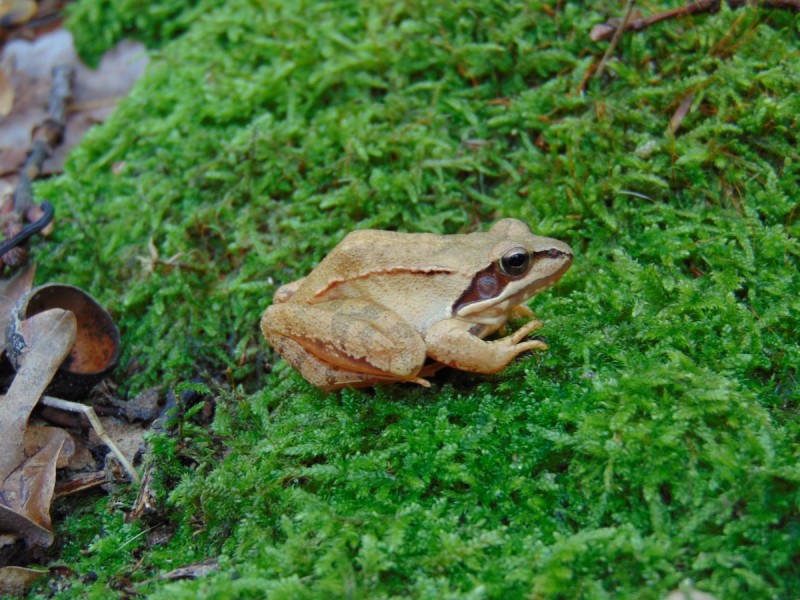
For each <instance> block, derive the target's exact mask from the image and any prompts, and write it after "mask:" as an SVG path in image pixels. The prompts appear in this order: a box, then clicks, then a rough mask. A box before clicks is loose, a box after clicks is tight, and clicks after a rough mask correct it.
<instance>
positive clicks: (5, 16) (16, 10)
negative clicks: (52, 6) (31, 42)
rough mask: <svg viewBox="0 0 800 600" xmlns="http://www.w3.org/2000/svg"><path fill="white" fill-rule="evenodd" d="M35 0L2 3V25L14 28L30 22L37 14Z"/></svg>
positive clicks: (0, 3)
mask: <svg viewBox="0 0 800 600" xmlns="http://www.w3.org/2000/svg"><path fill="white" fill-rule="evenodd" d="M36 10H37V6H36V2H34V0H2V1H0V25H3V26H4V27H13V26H14V25H22V24H23V23H27V22H28V21H30V20H31V19H32V18H33V16H34V15H35V14H36Z"/></svg>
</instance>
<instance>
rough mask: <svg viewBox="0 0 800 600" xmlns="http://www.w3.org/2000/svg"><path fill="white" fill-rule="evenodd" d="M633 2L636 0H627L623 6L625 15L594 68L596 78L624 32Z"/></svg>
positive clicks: (600, 73)
mask: <svg viewBox="0 0 800 600" xmlns="http://www.w3.org/2000/svg"><path fill="white" fill-rule="evenodd" d="M634 4H636V0H628V6H627V7H626V8H625V17H624V18H623V19H622V24H621V25H620V26H619V27H618V28H617V30H616V31H615V32H614V37H612V38H611V43H610V44H609V45H608V48H606V53H605V54H603V58H601V59H600V63H599V64H598V65H597V69H595V72H594V74H595V76H596V77H597V78H598V79H599V78H600V76H601V75H602V74H603V69H604V68H605V66H606V61H607V60H608V59H609V58H610V57H611V54H612V53H613V52H614V50H615V49H616V47H617V44H619V40H620V39H621V38H622V34H623V33H625V28H626V25H627V24H628V21H629V20H630V18H631V13H633V6H634Z"/></svg>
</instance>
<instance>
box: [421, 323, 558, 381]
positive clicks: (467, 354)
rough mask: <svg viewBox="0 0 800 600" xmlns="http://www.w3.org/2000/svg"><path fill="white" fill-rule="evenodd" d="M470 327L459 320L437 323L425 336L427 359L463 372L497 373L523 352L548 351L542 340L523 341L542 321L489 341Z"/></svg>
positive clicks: (528, 324) (526, 324)
mask: <svg viewBox="0 0 800 600" xmlns="http://www.w3.org/2000/svg"><path fill="white" fill-rule="evenodd" d="M469 325H470V324H469V323H465V322H464V321H460V320H459V319H446V320H444V321H439V322H438V323H436V324H435V325H434V326H433V327H431V328H430V330H429V331H428V333H427V335H426V336H425V341H426V342H427V344H428V356H430V357H431V358H433V359H434V360H436V361H438V362H440V363H443V364H445V365H448V366H450V367H455V368H456V369H461V370H462V371H472V372H474V373H497V372H498V371H502V370H503V369H504V368H505V367H506V366H507V365H508V363H510V362H511V361H512V360H514V358H515V357H516V356H517V355H519V354H522V353H523V352H527V351H528V350H546V349H547V344H545V343H544V342H543V341H541V340H528V341H523V339H524V338H525V336H527V335H528V334H530V333H531V332H533V331H536V330H537V329H539V328H540V327H541V326H542V322H541V321H529V322H528V323H525V325H523V326H522V327H520V328H519V329H518V330H517V331H515V332H514V333H512V334H511V335H509V336H506V337H503V338H500V339H499V340H492V341H486V340H483V339H481V338H479V337H477V336H475V335H472V334H471V333H470V331H469Z"/></svg>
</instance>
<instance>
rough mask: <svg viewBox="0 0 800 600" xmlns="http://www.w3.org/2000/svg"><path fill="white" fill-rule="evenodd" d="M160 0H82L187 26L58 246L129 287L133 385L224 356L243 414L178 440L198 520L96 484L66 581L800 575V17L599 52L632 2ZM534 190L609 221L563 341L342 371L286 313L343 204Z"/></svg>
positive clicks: (55, 256)
mask: <svg viewBox="0 0 800 600" xmlns="http://www.w3.org/2000/svg"><path fill="white" fill-rule="evenodd" d="M136 4H138V3H134V2H130V1H126V0H105V1H104V2H103V3H102V6H103V7H105V9H108V10H106V12H98V11H99V9H98V8H96V7H97V6H100V4H98V3H96V2H95V1H94V0H81V1H79V2H78V3H77V4H76V5H75V7H74V8H73V20H72V27H73V30H74V31H75V33H76V35H77V36H78V40H79V46H80V47H81V48H83V49H84V50H85V51H86V52H88V53H90V54H93V56H94V57H95V59H96V58H97V56H98V53H99V52H100V50H101V49H102V47H105V45H107V44H108V43H109V42H110V41H112V40H113V39H116V38H117V37H118V36H119V35H120V34H122V33H124V32H127V33H128V34H133V35H139V36H140V37H142V38H144V39H145V40H147V41H148V42H149V43H151V44H153V45H154V46H157V47H159V48H160V49H159V50H158V51H157V52H156V54H155V56H154V60H153V64H152V65H151V66H150V68H149V70H148V73H147V75H146V76H145V77H144V79H143V80H142V81H141V82H140V84H139V85H138V86H137V87H136V89H135V90H134V92H133V93H132V94H131V96H130V97H129V98H128V99H127V100H126V101H125V102H124V103H123V104H122V105H121V106H120V107H119V109H118V110H117V112H116V113H115V115H114V117H113V118H112V119H111V121H110V122H108V123H107V124H105V125H104V126H102V127H99V128H97V129H95V130H93V131H92V132H90V134H89V135H88V137H87V138H86V140H85V141H84V143H83V144H82V145H81V146H80V147H79V148H78V149H76V151H75V152H74V153H73V154H72V157H71V160H70V162H69V164H68V167H67V171H66V174H65V175H64V176H63V177H61V178H58V179H55V180H52V181H49V182H45V183H42V184H40V185H39V186H38V187H37V194H38V195H39V197H40V198H43V197H48V198H50V199H51V200H52V201H53V202H54V204H55V205H56V207H57V210H58V215H59V221H58V230H57V232H56V235H55V240H51V241H48V242H47V243H46V244H42V245H41V246H39V247H37V257H38V259H39V261H40V263H41V268H40V273H39V277H40V278H41V279H42V280H45V279H60V280H66V281H69V282H70V283H74V284H76V285H80V286H83V287H84V288H86V289H87V290H89V291H90V292H91V293H93V294H95V295H97V296H98V297H99V298H100V299H101V300H102V301H103V302H104V303H105V305H106V306H108V307H109V309H110V310H111V311H112V312H113V314H114V316H115V318H116V319H117V321H118V323H119V325H120V328H121V331H122V333H123V338H124V344H125V355H124V359H123V367H122V368H121V369H120V370H119V373H118V375H117V381H118V382H119V383H120V385H121V386H122V387H123V389H124V390H126V392H127V393H130V394H134V393H136V392H138V391H139V390H141V389H143V388H145V387H147V386H150V385H154V384H157V383H162V384H165V385H168V386H174V385H176V384H177V383H179V382H189V381H198V380H200V381H202V382H203V384H204V385H205V386H206V387H207V388H208V390H209V393H210V395H212V396H213V397H214V399H215V401H216V413H215V419H214V422H213V426H212V427H211V428H208V427H203V426H200V425H199V424H198V423H197V422H196V421H195V420H193V418H192V416H191V411H189V412H187V413H185V414H184V416H183V417H181V418H180V419H179V424H180V435H178V436H176V437H172V438H170V437H167V436H164V435H162V436H157V437H154V438H153V439H152V440H151V442H152V446H153V449H154V452H153V457H152V461H153V464H154V466H155V471H154V473H155V477H156V480H157V483H158V486H157V489H158V491H159V493H160V494H161V497H160V500H161V501H162V502H163V503H164V505H165V506H166V511H167V514H168V516H169V518H170V519H171V526H172V527H174V528H175V534H174V536H173V537H172V538H171V539H170V540H169V541H168V542H166V543H165V544H161V545H159V544H155V543H153V542H152V541H149V540H150V539H151V538H150V536H148V535H147V534H146V531H147V527H148V526H147V525H146V524H134V525H129V524H125V523H124V521H123V519H122V516H121V512H120V510H121V508H125V507H126V506H128V505H129V504H130V502H131V501H132V496H131V495H130V493H128V494H122V495H121V496H120V497H117V498H115V500H116V501H117V502H116V503H112V502H105V500H103V501H101V504H100V505H99V506H101V507H102V508H104V510H105V513H104V514H103V516H102V518H101V519H99V520H98V518H97V516H96V510H89V509H87V510H86V511H85V512H84V511H77V512H76V513H74V514H72V515H70V516H68V517H67V518H66V519H65V520H63V521H62V523H61V525H60V526H59V531H58V535H59V536H60V538H61V539H62V540H66V541H63V542H62V543H63V544H64V546H63V554H62V556H61V560H63V561H66V562H67V563H68V564H69V565H70V567H71V568H73V569H74V570H75V571H76V572H77V576H76V577H75V578H72V579H70V580H69V582H70V584H71V585H70V587H67V588H66V590H65V591H63V592H60V593H59V597H70V596H78V595H82V596H86V597H89V598H101V597H102V598H105V597H108V596H109V594H111V593H121V592H119V590H120V588H121V587H124V586H123V584H121V583H120V581H121V580H123V579H126V580H127V579H129V580H130V581H131V582H132V584H136V583H137V582H141V581H144V580H148V579H151V578H153V577H155V576H156V575H158V573H160V572H165V571H168V570H170V569H172V568H175V567H178V566H180V565H183V564H186V563H190V562H192V561H197V560H202V559H204V558H207V557H213V556H219V559H220V565H221V567H220V569H219V571H218V572H216V573H214V574H212V575H210V576H208V577H205V578H203V579H199V580H196V581H182V582H172V583H167V582H151V583H147V584H145V585H142V586H141V587H139V588H137V589H138V591H139V592H142V593H145V594H151V595H152V596H153V597H155V598H196V597H204V598H234V597H235V598H259V597H264V594H266V593H270V594H271V596H270V597H286V598H304V597H309V598H312V597H313V598H317V597H318V598H323V597H341V596H348V597H360V598H367V597H369V598H389V597H401V596H414V597H423V598H448V597H453V598H455V597H458V598H461V597H465V598H483V597H491V598H501V597H502V598H530V597H533V598H549V597H575V598H607V597H614V598H620V597H642V598H654V599H656V598H663V597H664V596H665V595H666V593H667V592H668V591H670V590H672V589H675V588H677V587H679V586H681V585H684V586H687V585H691V586H694V587H695V588H698V589H701V590H704V591H707V592H710V593H713V594H715V595H716V596H717V597H719V598H726V599H728V598H774V597H782V598H790V597H798V596H800V579H798V577H797V569H798V564H800V509H798V506H800V467H798V460H799V459H800V445H798V441H800V422H798V401H800V392H799V391H798V382H797V376H798V375H797V365H798V364H800V342H799V341H798V331H800V322H799V321H800V282H799V281H798V272H797V270H798V256H800V244H798V240H797V238H798V232H800V224H799V223H798V198H800V192H799V191H798V181H799V180H800V155H799V154H798V152H799V151H798V142H800V139H798V138H800V45H799V44H798V41H797V40H798V30H799V29H800V18H798V16H797V15H794V14H793V13H790V12H782V11H767V10H761V11H759V10H757V9H754V8H745V9H741V10H737V11H731V10H729V9H726V8H723V9H722V10H721V11H720V12H719V13H718V14H716V15H712V16H705V15H703V16H697V17H695V18H693V19H684V20H679V21H674V22H667V23H663V24H660V25H658V26H657V27H654V28H652V29H650V30H648V31H646V32H642V33H639V34H634V35H627V36H625V37H624V38H623V39H622V40H621V42H620V44H619V47H618V48H617V50H616V52H615V56H614V58H613V59H612V60H611V61H610V62H609V63H608V65H607V69H606V74H605V75H603V77H602V78H599V79H598V78H591V79H588V80H587V70H588V69H589V68H590V66H591V65H592V64H593V62H594V61H596V60H597V59H598V57H600V56H601V55H602V53H603V52H604V51H605V48H606V47H607V43H599V44H594V43H591V42H590V41H589V39H588V32H589V31H590V29H591V27H592V26H593V25H594V24H596V23H598V22H601V21H603V20H606V19H607V18H609V17H614V16H619V15H620V14H621V12H622V10H623V6H622V4H621V3H620V4H619V5H615V6H613V7H609V6H608V4H607V3H602V2H594V3H585V4H579V3H555V2H539V1H533V2H521V1H520V2H516V1H509V2H493V1H491V0H455V1H453V2H447V3H443V2H433V1H431V2H402V1H401V2H396V1H395V2H383V1H380V0H379V1H376V2H370V3H362V4H359V3H353V2H344V1H337V2H308V3H306V2H294V1H291V0H276V1H273V2H263V3H261V2H257V1H255V0H250V1H246V0H233V1H230V2H222V1H221V0H218V1H217V2H211V1H206V2H197V3H190V4H187V3H176V2H169V1H164V0H162V1H161V2H159V3H158V4H156V5H153V7H151V8H150V9H147V10H142V9H141V8H137V6H135V5H136ZM670 6H673V4H670V3H669V2H658V3H656V4H655V5H647V7H644V5H643V6H642V8H641V10H642V11H650V10H656V9H665V8H669V7H670ZM105 9H104V10H105ZM158 36H167V37H169V38H170V39H169V40H167V39H156V38H157V37H158ZM98 44H99V45H98ZM689 95H692V98H693V100H692V105H691V110H690V111H689V112H688V114H687V115H686V117H685V119H684V120H683V121H682V123H681V124H680V127H679V128H678V130H677V131H676V132H675V133H674V134H673V133H670V132H669V131H668V125H669V122H670V119H671V117H672V115H673V114H674V113H675V111H676V110H677V108H678V106H679V105H680V104H681V103H682V102H683V101H684V100H685V99H686V98H687V97H688V96H689ZM503 216H515V217H519V218H522V219H524V220H526V221H528V222H530V223H531V224H532V225H533V227H534V229H535V230H537V231H539V232H541V233H543V234H547V235H551V236H553V237H558V238H560V239H563V240H565V241H567V242H569V243H570V244H571V245H572V246H573V248H574V249H575V250H576V251H577V257H576V260H575V263H574V265H573V267H572V270H571V271H570V272H569V273H568V274H567V275H566V276H565V277H564V279H563V281H562V283H561V284H559V286H557V287H556V288H554V289H553V290H551V291H548V292H547V293H545V294H543V295H542V296H540V297H538V298H537V299H536V300H535V301H534V302H533V307H534V309H535V310H536V313H537V315H538V316H539V317H541V318H542V319H543V320H544V321H545V324H546V326H545V329H544V330H543V334H544V335H546V336H547V338H548V341H549V343H550V350H549V351H547V352H546V353H543V354H537V355H536V356H527V357H524V358H522V359H520V360H518V361H516V362H515V363H514V364H513V366H512V367H511V368H509V369H508V370H506V371H504V372H503V373H501V374H499V375H497V376H494V377H476V376H470V375H466V374H462V373H453V372H448V373H441V374H440V375H439V376H437V377H436V378H435V380H434V385H433V387H432V388H431V389H430V390H424V389H422V388H418V387H412V386H400V385H398V386H393V387H387V388H383V389H376V390H366V391H345V392H341V393H337V394H330V395H324V394H322V393H320V392H318V391H316V390H314V389H312V388H310V386H308V385H307V384H306V383H305V382H304V381H302V379H300V377H299V376H298V375H297V374H296V373H294V372H292V371H291V370H290V369H288V368H287V367H286V366H285V365H284V364H283V363H282V361H280V360H277V359H276V357H274V356H273V355H272V354H271V353H270V352H269V351H268V349H267V347H266V345H265V343H264V342H263V341H262V340H261V337H260V333H259V331H258V327H257V323H258V319H259V316H260V313H261V311H262V310H263V309H264V308H265V306H266V305H267V304H268V303H269V301H270V298H271V296H272V293H273V292H274V290H275V288H276V287H277V286H278V285H279V284H280V283H283V282H286V281H289V280H292V279H295V278H297V277H298V276H300V275H302V274H304V273H305V272H307V271H308V270H309V269H310V268H311V267H312V266H313V265H314V263H315V262H316V261H318V260H319V259H320V258H321V257H322V256H324V255H325V253H326V252H327V251H328V250H329V249H330V248H331V247H332V246H333V245H334V244H335V243H336V242H337V241H338V240H339V239H341V237H342V236H343V235H344V234H345V233H346V232H348V231H350V230H352V229H355V228H363V227H377V228H393V229H401V230H407V231H432V232H448V233H453V232H460V231H468V230H470V229H473V228H476V227H479V226H480V227H486V226H487V224H489V223H491V222H492V221H493V220H495V219H497V218H499V217H503ZM479 223H480V225H479ZM150 246H152V248H151V247H150ZM265 362H266V363H268V364H269V365H271V366H274V369H273V370H272V372H271V373H268V372H267V371H266V370H265V369H264V364H265ZM195 387H196V386H195ZM95 509H96V506H95ZM81 549H83V551H81ZM89 571H94V572H95V573H96V574H97V579H96V580H95V579H94V578H93V577H86V574H87V573H88V572H89ZM46 589H47V588H46V587H45V586H43V587H42V588H41V590H40V593H41V594H42V595H46V593H47V591H46Z"/></svg>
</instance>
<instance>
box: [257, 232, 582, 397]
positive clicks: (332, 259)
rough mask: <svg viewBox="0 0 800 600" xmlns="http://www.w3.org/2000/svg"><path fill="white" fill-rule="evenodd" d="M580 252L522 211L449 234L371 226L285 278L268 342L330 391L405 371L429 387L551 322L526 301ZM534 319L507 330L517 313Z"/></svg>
mask: <svg viewBox="0 0 800 600" xmlns="http://www.w3.org/2000/svg"><path fill="white" fill-rule="evenodd" d="M572 260H573V251H572V249H571V248H570V246H569V245H568V244H566V243H564V242H562V241H559V240H556V239H553V238H549V237H543V236H539V235H535V234H534V233H533V232H532V231H531V229H530V227H529V226H528V225H527V224H526V223H525V222H523V221H521V220H519V219H513V218H506V219H501V220H499V221H498V222H496V223H495V224H494V225H493V226H492V227H491V228H490V229H489V230H488V231H475V232H471V233H461V234H449V235H438V234H432V233H403V232H397V231H382V230H375V229H362V230H357V231H353V232H351V233H349V234H347V235H346V236H345V237H344V238H343V239H342V241H341V242H340V243H339V244H338V245H336V246H335V247H334V248H333V250H331V251H330V253H329V254H328V255H327V256H326V257H325V258H324V259H323V260H322V261H320V262H319V264H318V265H317V266H316V268H314V269H313V270H312V271H311V272H310V273H309V274H308V275H307V276H305V277H303V278H301V279H298V280H297V281H293V282H291V283H288V284H286V285H283V286H281V287H280V288H279V289H278V290H277V291H276V292H275V295H274V298H273V302H272V304H271V305H270V306H269V307H267V309H266V310H265V311H264V312H263V314H262V316H261V330H262V332H263V334H264V337H265V338H266V340H267V342H268V343H269V344H270V345H271V346H272V347H273V349H274V350H275V351H276V352H277V353H278V354H280V355H281V356H282V357H283V358H284V359H285V360H286V361H287V362H288V363H289V364H290V365H291V366H292V367H293V368H294V369H296V370H297V371H298V372H299V373H300V374H301V375H302V376H303V378H305V379H306V380H307V381H308V382H309V383H311V384H312V385H314V386H316V387H318V388H320V389H322V390H324V391H326V392H329V391H334V390H338V389H342V388H347V387H353V388H358V387H367V386H373V385H379V384H389V383H398V382H408V383H416V384H419V385H422V386H426V387H428V386H429V385H430V381H429V379H430V377H431V376H432V375H433V374H434V373H436V372H437V371H438V370H439V369H441V368H443V367H452V368H455V369H459V370H462V371H468V372H473V373H481V374H492V373H498V372H500V371H502V370H503V369H504V368H506V366H508V364H509V363H511V361H513V360H514V359H515V358H516V357H517V356H518V355H520V354H522V353H523V352H528V351H533V350H546V349H547V344H546V343H545V342H544V341H542V340H541V339H526V338H527V337H528V336H529V335H530V334H531V333H532V332H534V331H536V330H538V329H540V328H541V327H542V325H543V324H542V322H541V321H539V320H538V319H535V318H533V313H532V311H531V310H530V308H528V307H527V306H526V305H525V304H524V303H525V302H526V301H527V300H529V299H530V298H531V297H533V296H534V295H536V294H538V293H539V292H541V291H543V290H545V289H547V288H549V287H551V286H553V285H555V284H556V283H557V282H558V281H559V279H560V278H561V277H562V275H564V273H565V272H566V271H567V269H569V267H570V265H571V264H572ZM516 318H527V319H529V320H528V321H527V322H526V323H525V324H524V325H522V326H521V327H520V328H519V329H517V330H516V331H514V332H512V333H510V334H508V335H503V336H502V337H500V338H498V339H491V340H487V339H485V338H487V337H489V336H491V335H492V334H494V333H496V332H498V331H501V330H502V331H501V333H505V326H506V323H507V322H508V321H509V319H516Z"/></svg>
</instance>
